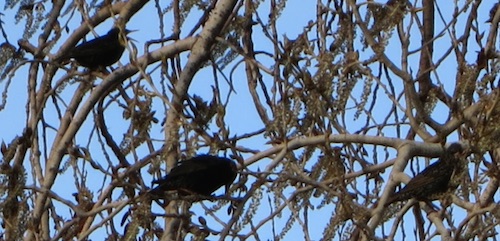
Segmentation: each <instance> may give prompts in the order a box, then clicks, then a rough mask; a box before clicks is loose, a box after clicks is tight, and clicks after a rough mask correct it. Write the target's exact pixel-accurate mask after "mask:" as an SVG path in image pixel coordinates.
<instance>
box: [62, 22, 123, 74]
mask: <svg viewBox="0 0 500 241" xmlns="http://www.w3.org/2000/svg"><path fill="white" fill-rule="evenodd" d="M124 31H125V33H124V34H122V33H120V29H119V28H118V27H114V28H112V29H111V30H109V32H108V33H107V34H106V35H103V36H101V37H98V38H95V39H92V40H90V41H87V42H84V43H81V44H80V45H77V46H76V47H75V48H74V49H72V50H71V51H70V52H69V54H68V58H74V59H75V60H76V61H77V62H78V64H80V65H81V66H84V67H87V68H90V69H96V68H99V67H107V66H110V65H112V64H114V63H116V62H117V61H118V60H119V59H120V57H121V56H122V54H123V51H124V50H125V45H126V39H125V38H126V37H125V36H126V34H128V33H130V32H131V31H130V30H124Z"/></svg>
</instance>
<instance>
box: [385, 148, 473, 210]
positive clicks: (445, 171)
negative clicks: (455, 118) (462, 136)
mask: <svg viewBox="0 0 500 241" xmlns="http://www.w3.org/2000/svg"><path fill="white" fill-rule="evenodd" d="M462 154H463V148H462V146H461V145H460V144H459V143H453V144H451V145H450V146H449V147H448V148H447V149H446V150H445V152H444V154H443V155H442V156H441V157H440V159H439V160H438V161H437V162H435V163H433V164H432V165H430V166H428V167H427V168H425V169H424V170H423V171H422V172H420V173H418V174H417V175H416V176H415V177H414V178H412V179H411V180H410V182H408V184H406V186H405V187H403V188H402V189H401V190H399V191H398V192H396V193H394V194H393V195H391V196H390V197H389V199H388V200H387V202H386V203H385V206H389V205H390V204H391V203H394V202H398V201H405V200H408V199H411V198H415V199H417V200H418V201H433V200H437V199H440V198H441V197H443V196H444V195H446V194H447V192H448V191H452V190H455V189H456V188H457V187H458V185H459V184H460V180H461V177H462V174H463V172H464V170H465V168H464V161H463V160H462V159H465V158H464V157H463V156H462Z"/></svg>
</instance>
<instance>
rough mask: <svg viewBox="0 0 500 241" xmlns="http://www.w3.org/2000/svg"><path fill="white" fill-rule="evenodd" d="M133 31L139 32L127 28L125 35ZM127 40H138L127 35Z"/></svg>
mask: <svg viewBox="0 0 500 241" xmlns="http://www.w3.org/2000/svg"><path fill="white" fill-rule="evenodd" d="M133 32H137V30H128V29H125V35H128V34H129V33H133ZM127 40H128V41H132V42H137V40H135V39H133V38H131V37H129V36H127Z"/></svg>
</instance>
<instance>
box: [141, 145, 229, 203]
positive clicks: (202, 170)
mask: <svg viewBox="0 0 500 241" xmlns="http://www.w3.org/2000/svg"><path fill="white" fill-rule="evenodd" d="M236 174H237V169H236V164H235V163H234V162H233V161H231V160H229V159H227V158H224V157H217V156H211V155H200V156H196V157H193V158H191V159H188V160H185V161H181V162H180V164H179V166H176V167H174V168H173V169H172V170H171V171H170V173H169V174H168V175H167V176H166V177H164V178H162V179H159V180H155V181H153V184H158V186H156V187H155V188H153V189H151V190H150V191H149V193H150V194H151V196H152V197H153V198H154V199H163V198H164V197H165V192H166V191H171V190H176V191H177V192H178V193H179V195H181V196H186V195H193V194H198V195H203V196H210V195H212V193H213V192H214V191H215V190H217V189H219V188H220V187H221V186H225V188H226V192H227V191H228V189H229V185H231V183H233V181H234V179H235V178H236Z"/></svg>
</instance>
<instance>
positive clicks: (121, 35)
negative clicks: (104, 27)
mask: <svg viewBox="0 0 500 241" xmlns="http://www.w3.org/2000/svg"><path fill="white" fill-rule="evenodd" d="M135 31H137V30H128V29H124V28H120V27H113V28H112V29H111V30H109V32H108V35H109V36H114V37H115V38H117V39H118V41H119V42H120V44H121V45H122V46H125V45H126V44H127V41H129V40H132V41H135V40H134V39H133V38H130V37H128V36H127V35H128V34H129V33H132V32H135Z"/></svg>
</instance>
